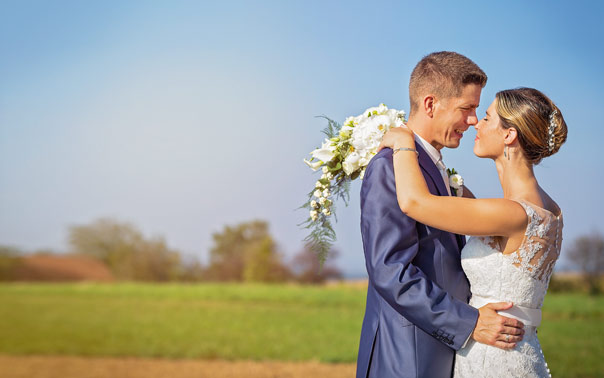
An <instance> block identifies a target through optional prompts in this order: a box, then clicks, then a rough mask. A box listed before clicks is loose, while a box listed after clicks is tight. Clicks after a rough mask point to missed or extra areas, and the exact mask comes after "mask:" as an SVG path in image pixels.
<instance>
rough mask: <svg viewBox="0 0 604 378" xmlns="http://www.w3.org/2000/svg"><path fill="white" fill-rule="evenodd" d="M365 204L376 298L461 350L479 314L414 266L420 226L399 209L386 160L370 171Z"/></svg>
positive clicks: (378, 161)
mask: <svg viewBox="0 0 604 378" xmlns="http://www.w3.org/2000/svg"><path fill="white" fill-rule="evenodd" d="M361 198H362V201H361V227H362V231H363V232H362V233H363V246H364V250H365V260H366V265H367V272H368V273H369V279H370V280H371V282H372V284H373V285H374V286H375V288H376V290H377V292H378V293H379V294H380V295H381V296H382V297H383V298H384V299H385V300H386V301H387V302H388V303H389V304H390V305H391V306H392V307H393V308H394V309H395V310H396V311H397V312H399V313H400V314H401V315H403V316H404V317H405V318H406V319H408V320H409V321H411V322H412V323H414V324H415V325H416V326H418V327H419V328H421V329H422V330H424V331H425V332H427V333H428V334H431V335H433V336H434V337H435V338H437V339H438V340H440V341H441V342H443V343H445V344H446V345H447V346H449V347H451V348H453V349H455V350H458V349H459V348H461V347H462V345H463V344H465V342H466V340H467V339H468V337H469V336H470V335H471V334H472V331H473V330H474V327H475V325H476V321H477V318H478V310H477V309H475V308H473V307H471V306H469V305H468V304H467V303H464V302H462V301H460V300H457V299H455V298H454V297H453V296H451V295H450V294H449V293H447V292H446V291H444V290H443V289H442V288H440V287H439V286H438V285H436V284H435V283H434V282H432V281H431V280H430V279H429V278H428V277H427V276H426V274H425V273H424V272H423V271H422V270H421V269H419V268H418V267H416V266H415V265H413V263H412V261H413V259H414V258H415V256H416V255H417V253H418V251H419V239H418V235H417V230H416V222H415V221H414V220H413V219H411V218H409V217H407V216H406V215H404V214H403V213H402V211H401V210H400V208H399V205H398V201H397V198H396V187H395V183H394V174H393V171H392V161H391V160H389V159H388V158H387V156H385V155H381V156H380V155H378V156H376V157H375V158H374V159H372V161H371V163H370V164H369V166H368V167H367V171H366V173H365V177H364V179H363V187H362V191H361Z"/></svg>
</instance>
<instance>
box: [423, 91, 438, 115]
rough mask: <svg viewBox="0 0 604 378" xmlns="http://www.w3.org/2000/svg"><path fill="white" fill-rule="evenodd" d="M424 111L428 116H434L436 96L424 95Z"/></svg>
mask: <svg viewBox="0 0 604 378" xmlns="http://www.w3.org/2000/svg"><path fill="white" fill-rule="evenodd" d="M423 106H424V113H426V115H427V116H428V117H430V118H432V117H433V116H434V107H435V106H436V97H435V96H434V95H431V94H430V95H427V96H425V97H424V102H423Z"/></svg>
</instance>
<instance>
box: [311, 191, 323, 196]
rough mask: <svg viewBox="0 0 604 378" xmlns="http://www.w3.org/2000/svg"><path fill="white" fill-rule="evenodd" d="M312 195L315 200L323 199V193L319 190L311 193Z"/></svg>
mask: <svg viewBox="0 0 604 378" xmlns="http://www.w3.org/2000/svg"><path fill="white" fill-rule="evenodd" d="M313 195H314V196H315V197H317V198H321V197H323V192H322V191H320V190H319V189H317V190H315V192H314V193H313Z"/></svg>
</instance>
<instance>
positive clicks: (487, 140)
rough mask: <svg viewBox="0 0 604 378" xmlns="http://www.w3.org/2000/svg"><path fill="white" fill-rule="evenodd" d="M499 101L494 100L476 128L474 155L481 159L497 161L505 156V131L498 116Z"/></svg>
mask: <svg viewBox="0 0 604 378" xmlns="http://www.w3.org/2000/svg"><path fill="white" fill-rule="evenodd" d="M496 101H497V100H494V101H493V102H492V103H491V105H489V108H488V109H487V113H486V115H485V117H484V118H483V119H481V120H480V121H478V123H477V124H476V125H475V126H474V127H475V128H476V139H474V154H475V155H476V156H478V157H481V158H491V159H496V158H497V157H499V156H501V154H503V148H504V147H505V144H504V143H503V141H504V138H505V131H504V129H503V127H501V121H500V119H499V116H498V115H497V108H496V106H497V102H496Z"/></svg>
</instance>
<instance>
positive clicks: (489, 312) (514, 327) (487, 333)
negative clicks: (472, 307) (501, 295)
mask: <svg viewBox="0 0 604 378" xmlns="http://www.w3.org/2000/svg"><path fill="white" fill-rule="evenodd" d="M513 305H514V304H513V303H510V302H499V303H489V304H486V305H484V306H483V307H481V308H479V309H478V321H477V322H476V327H474V332H472V338H473V339H474V340H476V341H478V342H479V343H482V344H487V345H492V346H495V347H497V348H501V349H512V348H514V347H515V346H516V343H517V342H519V341H520V340H522V335H524V329H523V328H524V324H522V322H521V321H519V320H516V319H512V318H507V317H505V316H501V315H499V314H498V313H497V311H503V310H508V309H510V308H512V306H513Z"/></svg>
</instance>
